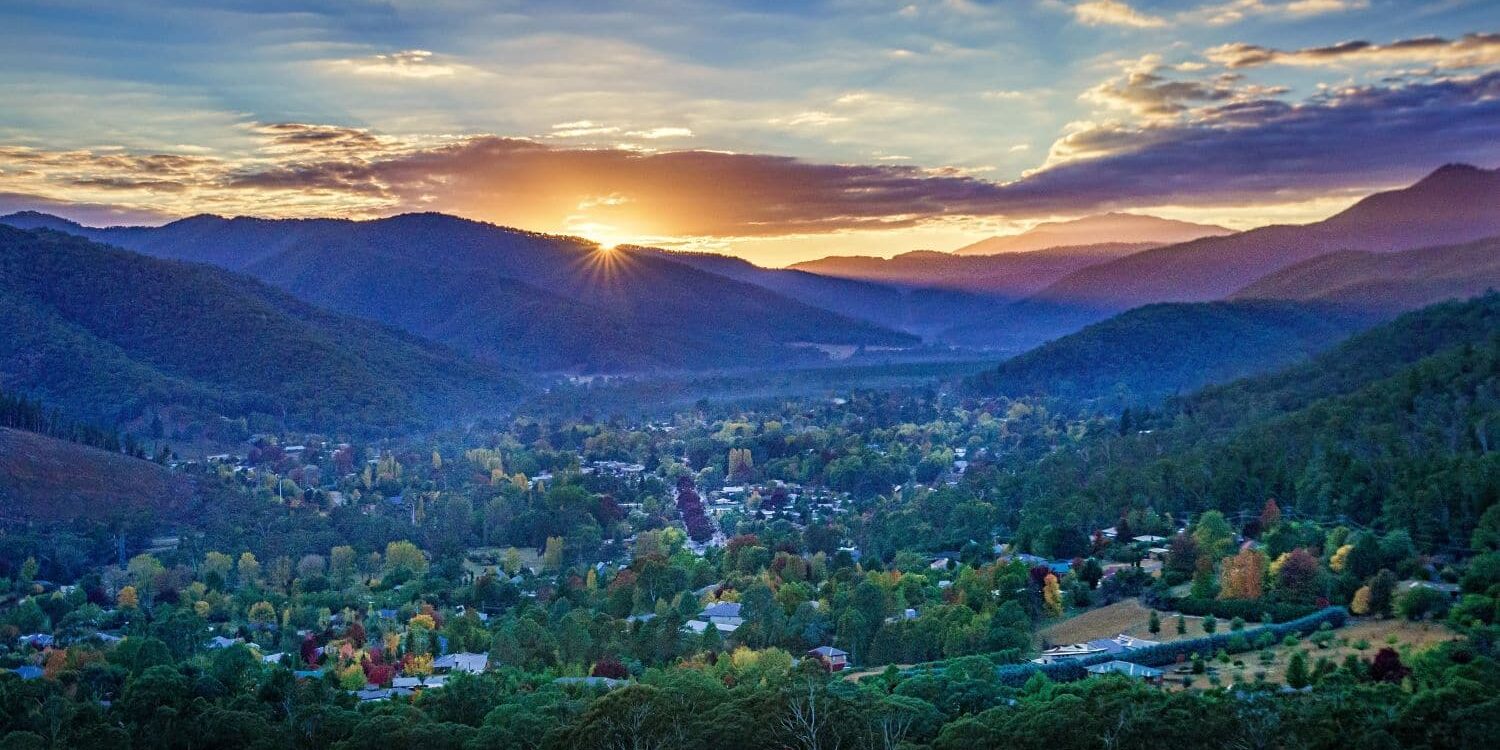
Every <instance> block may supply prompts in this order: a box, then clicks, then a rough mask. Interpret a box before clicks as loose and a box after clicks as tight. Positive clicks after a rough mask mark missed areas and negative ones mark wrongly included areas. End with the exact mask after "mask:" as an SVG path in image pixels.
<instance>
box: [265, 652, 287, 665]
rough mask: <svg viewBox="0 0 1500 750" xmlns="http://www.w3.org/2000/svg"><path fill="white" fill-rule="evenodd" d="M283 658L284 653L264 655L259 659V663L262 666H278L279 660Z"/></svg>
mask: <svg viewBox="0 0 1500 750" xmlns="http://www.w3.org/2000/svg"><path fill="white" fill-rule="evenodd" d="M285 657H286V652H285V651H277V652H276V653H274V654H266V655H264V656H262V657H260V661H261V663H262V664H280V663H281V660H282V659H283V658H285Z"/></svg>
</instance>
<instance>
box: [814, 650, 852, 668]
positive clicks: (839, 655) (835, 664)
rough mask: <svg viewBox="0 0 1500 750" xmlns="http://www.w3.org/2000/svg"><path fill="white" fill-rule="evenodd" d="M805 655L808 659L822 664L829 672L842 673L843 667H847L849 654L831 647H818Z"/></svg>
mask: <svg viewBox="0 0 1500 750" xmlns="http://www.w3.org/2000/svg"><path fill="white" fill-rule="evenodd" d="M807 655H808V657H809V658H813V659H817V660H818V661H821V662H823V665H824V666H826V667H828V671H830V672H842V671H844V668H845V667H847V666H849V652H848V651H844V650H843V649H837V648H834V647H833V646H819V647H817V648H815V649H813V650H811V651H809V652H807Z"/></svg>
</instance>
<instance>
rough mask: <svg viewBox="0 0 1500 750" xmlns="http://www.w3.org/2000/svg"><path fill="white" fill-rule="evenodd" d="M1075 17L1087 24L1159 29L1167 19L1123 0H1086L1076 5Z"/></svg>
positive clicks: (1165, 23)
mask: <svg viewBox="0 0 1500 750" xmlns="http://www.w3.org/2000/svg"><path fill="white" fill-rule="evenodd" d="M1072 10H1073V17H1074V18H1075V19H1077V20H1078V22H1079V23H1082V24H1084V25H1087V26H1125V27H1128V28H1132V29H1159V28H1162V27H1165V26H1167V25H1168V24H1167V19H1165V18H1162V17H1160V16H1153V15H1150V14H1148V13H1142V12H1141V11H1139V10H1136V9H1135V8H1133V7H1131V6H1130V4H1128V3H1125V2H1123V1H1122V0H1086V2H1081V3H1078V4H1077V5H1074V6H1073V8H1072Z"/></svg>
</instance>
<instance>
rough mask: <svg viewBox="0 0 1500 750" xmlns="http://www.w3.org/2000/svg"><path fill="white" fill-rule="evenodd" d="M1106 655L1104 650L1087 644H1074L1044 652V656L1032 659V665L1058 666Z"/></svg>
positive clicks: (1054, 647) (1055, 647)
mask: <svg viewBox="0 0 1500 750" xmlns="http://www.w3.org/2000/svg"><path fill="white" fill-rule="evenodd" d="M1102 653H1106V652H1105V651H1104V649H1102V648H1098V647H1095V646H1090V645H1089V644H1087V643H1072V644H1069V645H1066V646H1053V647H1052V648H1049V649H1047V650H1046V651H1043V652H1042V655H1041V656H1039V657H1037V658H1035V659H1032V660H1031V663H1032V664H1058V663H1061V662H1065V661H1076V660H1078V659H1087V658H1088V657H1090V656H1096V655H1098V654H1102Z"/></svg>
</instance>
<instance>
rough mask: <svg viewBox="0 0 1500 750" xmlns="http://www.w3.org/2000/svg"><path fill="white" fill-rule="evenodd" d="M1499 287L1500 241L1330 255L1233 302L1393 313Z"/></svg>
mask: <svg viewBox="0 0 1500 750" xmlns="http://www.w3.org/2000/svg"><path fill="white" fill-rule="evenodd" d="M1494 289H1500V237H1490V238H1487V239H1483V240H1479V241H1477V242H1467V243H1463V244H1459V245H1444V246H1441V247H1427V248H1419V249H1416V250H1406V251H1404V252H1399V253H1371V252H1363V251H1358V250H1345V251H1342V252H1336V253H1329V254H1327V255H1321V256H1318V257H1316V258H1313V259H1312V260H1306V261H1303V262H1301V263H1297V264H1294V265H1292V266H1288V267H1287V268H1284V269H1282V270H1280V271H1277V272H1276V273H1273V274H1271V275H1269V276H1266V277H1264V278H1262V279H1260V280H1259V281H1256V282H1255V283H1253V284H1250V285H1249V286H1247V287H1245V288H1244V289H1241V290H1239V291H1238V292H1235V293H1234V295H1232V297H1231V299H1284V300H1320V301H1324V302H1331V303H1335V304H1337V305H1339V306H1341V307H1344V308H1348V309H1355V310H1366V311H1371V312H1392V311H1400V310H1409V309H1413V308H1417V307H1422V306H1424V305H1429V304H1432V303H1434V302H1440V301H1442V300H1445V299H1452V298H1454V297H1468V296H1474V295H1479V294H1483V293H1485V292H1487V291H1490V290H1494Z"/></svg>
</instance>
